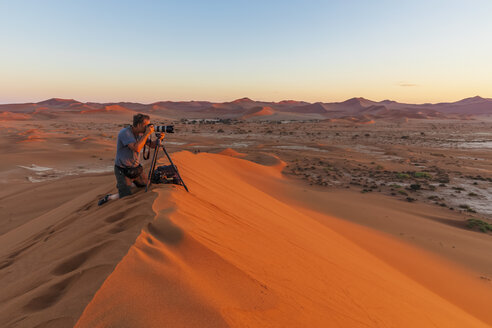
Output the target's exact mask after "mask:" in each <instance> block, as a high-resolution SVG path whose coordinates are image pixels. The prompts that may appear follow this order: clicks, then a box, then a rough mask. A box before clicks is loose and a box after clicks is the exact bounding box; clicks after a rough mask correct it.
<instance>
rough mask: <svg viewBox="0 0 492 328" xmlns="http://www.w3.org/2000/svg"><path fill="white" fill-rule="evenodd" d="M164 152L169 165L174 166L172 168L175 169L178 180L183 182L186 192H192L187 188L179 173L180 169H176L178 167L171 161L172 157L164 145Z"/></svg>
mask: <svg viewBox="0 0 492 328" xmlns="http://www.w3.org/2000/svg"><path fill="white" fill-rule="evenodd" d="M162 150H164V153H165V154H166V156H167V159H168V160H169V163H171V165H172V167H173V169H174V172H176V174H177V175H178V178H179V180H180V181H181V184H182V185H183V187H184V188H185V190H186V191H187V192H190V191H189V190H188V187H186V185H185V183H184V181H183V179H182V178H181V175H179V171H178V169H177V168H176V166H175V165H174V163H173V160H172V159H171V156H169V154H168V153H167V150H166V148H165V147H164V145H162Z"/></svg>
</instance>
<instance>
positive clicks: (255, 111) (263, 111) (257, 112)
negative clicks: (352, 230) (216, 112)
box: [241, 106, 275, 120]
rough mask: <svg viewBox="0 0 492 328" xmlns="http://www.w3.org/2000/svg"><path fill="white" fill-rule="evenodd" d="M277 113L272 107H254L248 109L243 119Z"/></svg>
mask: <svg viewBox="0 0 492 328" xmlns="http://www.w3.org/2000/svg"><path fill="white" fill-rule="evenodd" d="M273 113H275V111H274V109H273V108H272V107H267V106H264V107H254V108H251V109H249V110H247V111H246V113H245V114H244V115H243V116H242V117H241V119H243V120H245V119H248V118H253V117H258V116H269V115H273Z"/></svg>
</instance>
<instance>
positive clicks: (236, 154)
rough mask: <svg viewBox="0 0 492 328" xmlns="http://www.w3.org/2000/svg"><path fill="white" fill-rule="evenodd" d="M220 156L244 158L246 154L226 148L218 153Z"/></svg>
mask: <svg viewBox="0 0 492 328" xmlns="http://www.w3.org/2000/svg"><path fill="white" fill-rule="evenodd" d="M219 154H220V155H226V156H232V157H245V156H246V154H244V153H240V152H238V151H235V150H234V149H232V148H226V149H224V150H223V151H221V152H220V153H219Z"/></svg>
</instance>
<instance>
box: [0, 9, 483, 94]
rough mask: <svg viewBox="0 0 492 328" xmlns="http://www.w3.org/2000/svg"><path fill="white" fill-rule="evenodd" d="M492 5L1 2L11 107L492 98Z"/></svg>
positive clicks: (2, 63) (0, 60)
mask: <svg viewBox="0 0 492 328" xmlns="http://www.w3.org/2000/svg"><path fill="white" fill-rule="evenodd" d="M491 40H492V1H490V0H468V1H465V0H461V1H455V0H441V1H436V0H427V1H423V0H415V1H405V2H403V1H377V0H376V1H307V0H305V1H297V0H291V1H289V0H285V1H256V0H249V1H234V0H229V1H213V0H212V1H186V0H182V1H89V0H86V1H68V0H65V1H53V0H44V1H39V0H31V1H26V0H10V1H4V0H0V103H10V102H25V101H40V100H44V99H47V98H51V97H61V98H75V99H78V100H82V101H120V100H121V101H138V102H144V103H148V102H153V101H157V100H212V101H228V100H233V99H235V98H240V97H250V98H252V99H257V100H275V101H277V100H282V99H298V100H307V101H339V100H345V99H347V98H350V97H354V96H362V97H366V98H369V99H374V100H383V99H387V98H389V99H394V100H398V101H409V102H427V101H432V102H434V101H444V100H450V101H451V100H458V99H460V98H464V97H468V96H475V95H477V94H478V95H481V96H484V97H492V60H491V58H492V42H491Z"/></svg>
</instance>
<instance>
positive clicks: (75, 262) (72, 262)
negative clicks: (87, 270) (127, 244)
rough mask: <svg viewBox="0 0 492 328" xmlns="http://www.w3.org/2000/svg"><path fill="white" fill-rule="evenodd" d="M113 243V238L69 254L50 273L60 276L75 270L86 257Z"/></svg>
mask: <svg viewBox="0 0 492 328" xmlns="http://www.w3.org/2000/svg"><path fill="white" fill-rule="evenodd" d="M113 243H115V241H114V240H110V241H107V242H104V243H102V244H100V245H97V246H94V247H92V248H89V249H87V250H85V251H83V252H80V253H78V254H75V255H73V256H70V257H69V258H68V259H65V260H64V261H63V262H61V263H60V264H58V265H57V266H56V267H55V268H54V269H53V270H52V271H51V273H52V274H54V275H56V276H61V275H64V274H67V273H69V272H72V271H74V270H77V269H78V268H79V267H80V266H81V265H82V264H84V263H85V262H86V261H87V260H88V259H90V258H91V257H93V256H94V255H96V254H97V253H98V252H100V251H101V250H103V249H104V248H106V247H108V246H109V245H110V244H113Z"/></svg>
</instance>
